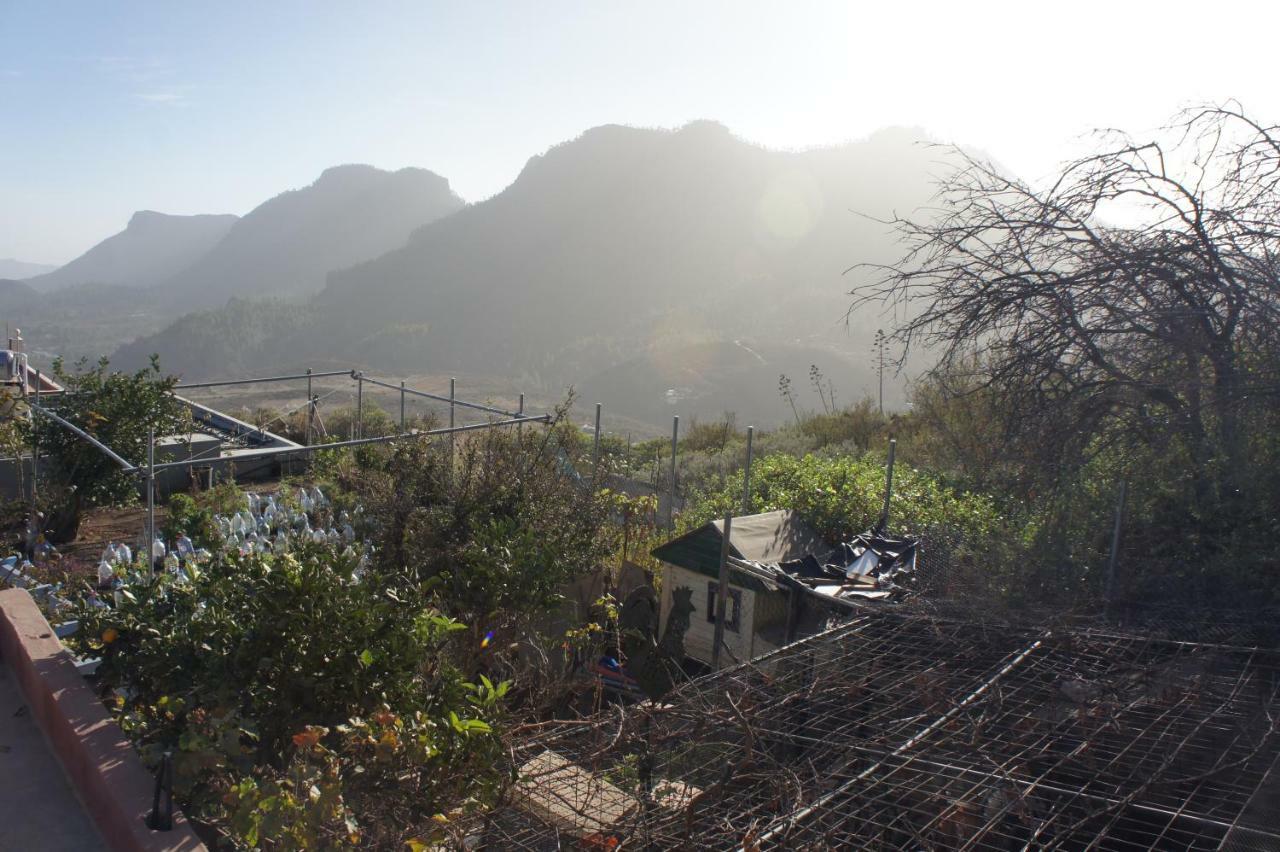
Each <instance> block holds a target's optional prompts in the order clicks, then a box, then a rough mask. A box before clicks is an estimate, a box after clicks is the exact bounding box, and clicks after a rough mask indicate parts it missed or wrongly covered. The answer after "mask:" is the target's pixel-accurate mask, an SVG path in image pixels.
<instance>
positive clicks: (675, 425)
mask: <svg viewBox="0 0 1280 852" xmlns="http://www.w3.org/2000/svg"><path fill="white" fill-rule="evenodd" d="M679 441H680V415H678V414H677V415H676V416H675V417H672V418H671V505H670V506H668V507H667V526H668V527H670V528H671V529H675V527H676V452H677V451H678V447H679Z"/></svg>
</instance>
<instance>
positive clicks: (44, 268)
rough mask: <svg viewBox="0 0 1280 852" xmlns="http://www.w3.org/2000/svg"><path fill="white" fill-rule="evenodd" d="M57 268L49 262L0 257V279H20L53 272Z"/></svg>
mask: <svg viewBox="0 0 1280 852" xmlns="http://www.w3.org/2000/svg"><path fill="white" fill-rule="evenodd" d="M57 268H58V267H56V266H54V265H52V264H49V263H27V262H26V261H23V260H15V259H14V258H12V257H0V280H13V281H20V280H22V279H23V278H33V277H35V276H37V275H44V274H45V273H48V272H53V271H54V270H55V269H57Z"/></svg>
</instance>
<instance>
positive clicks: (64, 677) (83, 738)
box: [0, 589, 205, 852]
mask: <svg viewBox="0 0 1280 852" xmlns="http://www.w3.org/2000/svg"><path fill="white" fill-rule="evenodd" d="M0 657H2V658H3V659H4V661H5V663H6V664H7V665H8V666H9V670H10V671H11V672H12V673H13V676H14V678H15V679H16V680H17V681H18V685H19V686H20V688H21V689H22V693H23V695H24V697H25V698H26V701H27V706H28V708H29V709H30V712H31V713H32V715H33V716H34V717H35V720H36V722H37V724H39V726H40V729H41V730H42V731H43V732H44V735H45V737H46V738H47V739H48V741H49V745H50V746H51V747H52V749H53V752H54V754H56V755H57V757H58V761H59V762H60V763H61V764H62V768H63V769H64V770H65V771H66V773H67V777H68V778H69V779H70V780H71V784H72V786H73V787H74V788H75V790H76V793H77V795H79V797H80V800H81V802H83V803H84V807H85V811H86V813H88V815H89V817H90V819H92V820H93V822H94V824H95V825H96V827H97V829H98V832H99V834H101V835H102V837H103V839H104V840H106V842H107V844H108V845H109V846H110V847H111V848H112V849H114V850H117V852H159V850H181V852H196V850H204V849H205V846H204V844H203V843H201V842H200V839H199V838H198V837H196V835H195V832H194V831H192V830H191V826H190V824H189V823H187V821H186V819H185V818H184V817H183V816H182V813H181V812H180V811H178V810H176V809H175V810H174V814H173V829H172V830H171V831H152V830H151V829H149V828H147V825H146V818H147V815H148V814H149V813H150V812H151V801H152V792H153V789H154V779H153V777H152V775H151V773H150V772H148V771H147V769H146V768H145V767H144V766H143V765H142V761H141V760H139V759H138V755H137V752H135V751H134V750H133V746H132V745H130V744H129V741H128V739H126V738H125V735H124V732H123V731H121V730H120V727H119V726H118V725H116V723H115V721H113V720H112V718H111V716H110V714H108V713H107V709H106V707H104V706H103V705H102V702H101V701H100V700H98V696H97V695H95V694H94V691H93V690H92V689H91V688H90V687H89V684H88V683H86V682H85V679H84V678H83V677H81V675H80V673H79V672H78V671H76V666H75V660H74V659H73V658H72V657H71V654H70V653H69V652H68V651H67V650H66V649H65V648H63V647H62V643H61V642H60V641H59V640H58V638H57V636H55V635H54V632H53V628H52V627H50V626H49V622H47V621H45V619H44V616H43V615H41V614H40V610H39V608H37V606H36V603H35V601H34V600H32V598H31V595H29V594H27V592H26V591H25V590H24V589H6V590H4V591H0Z"/></svg>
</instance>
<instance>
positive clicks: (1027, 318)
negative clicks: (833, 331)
mask: <svg viewBox="0 0 1280 852" xmlns="http://www.w3.org/2000/svg"><path fill="white" fill-rule="evenodd" d="M1097 138H1098V141H1099V145H1098V147H1099V149H1100V152H1099V153H1095V154H1092V155H1090V156H1086V157H1083V158H1081V159H1078V160H1076V161H1074V162H1071V163H1068V164H1067V165H1066V166H1065V167H1064V168H1063V169H1062V170H1061V172H1060V173H1059V174H1058V175H1057V177H1056V179H1055V180H1053V182H1052V183H1050V184H1048V185H1046V186H1043V187H1033V186H1031V185H1028V184H1027V183H1024V182H1022V181H1020V180H1017V179H1016V178H1013V177H1010V176H1009V175H1007V174H1006V173H1005V172H1003V171H1002V170H1000V169H999V168H997V167H995V166H994V165H992V164H990V163H989V162H985V161H982V160H980V159H978V158H976V157H974V156H972V155H970V154H967V153H966V152H964V151H961V150H958V149H952V152H951V153H952V155H953V156H954V157H955V158H956V159H955V160H954V162H956V163H958V166H957V167H956V168H955V169H954V171H953V172H952V173H951V174H949V175H948V176H946V177H945V178H943V179H942V180H941V181H940V182H939V191H938V195H937V202H938V204H937V206H936V208H933V209H930V210H925V211H921V215H920V216H918V217H915V218H902V217H896V218H894V219H893V220H891V224H892V225H893V226H895V227H896V228H897V230H898V232H899V233H900V235H901V237H902V239H903V241H904V243H905V246H906V249H905V252H904V256H903V257H902V258H901V260H900V261H899V262H897V263H896V264H894V265H891V266H878V267H873V269H875V270H877V271H878V272H879V273H880V274H879V275H878V277H877V279H876V280H875V281H874V282H873V283H872V284H870V285H869V286H867V287H864V288H861V289H859V290H855V291H854V293H853V295H854V296H855V302H854V307H855V308H856V307H858V306H859V305H861V304H863V303H866V302H868V301H880V300H885V299H888V300H889V301H890V302H891V303H894V304H895V305H896V306H897V307H899V308H902V309H903V314H904V315H905V316H906V317H907V319H905V320H904V321H903V322H902V323H901V324H900V326H899V327H898V328H897V330H896V332H895V334H896V337H897V338H898V339H899V341H900V342H901V343H902V344H903V350H904V352H905V351H906V350H907V349H908V348H909V347H910V346H912V345H920V344H925V345H929V346H933V347H937V349H938V351H939V352H940V354H941V360H942V364H943V365H944V366H947V367H949V368H950V367H955V366H957V365H960V364H963V363H970V364H972V363H973V362H972V360H968V361H966V358H967V356H969V355H971V354H972V353H974V352H975V351H980V352H982V355H983V357H982V363H983V365H984V369H985V370H986V374H985V382H986V385H987V386H988V387H989V388H993V389H996V390H997V391H998V394H999V398H1000V399H1001V402H1002V404H1003V405H1005V406H1006V407H1007V409H1008V410H1009V411H1010V412H1011V414H1012V415H1013V416H1012V417H1011V418H1010V421H1009V422H1010V423H1011V424H1013V425H1014V427H1015V428H1017V429H1019V430H1021V431H1022V432H1023V433H1024V434H1028V435H1034V436H1037V437H1039V438H1040V439H1041V440H1043V441H1044V442H1045V444H1046V445H1051V446H1053V447H1055V448H1057V450H1058V452H1059V453H1065V452H1068V451H1071V450H1075V451H1077V452H1082V453H1083V452H1087V451H1089V450H1091V449H1096V447H1097V446H1099V445H1100V444H1103V443H1105V442H1107V441H1114V440H1126V441H1138V442H1145V443H1147V444H1148V445H1153V446H1154V445H1156V444H1158V443H1159V442H1160V441H1167V440H1170V439H1171V436H1172V439H1173V440H1177V441H1178V442H1179V444H1180V446H1181V447H1182V448H1183V450H1184V452H1185V453H1186V456H1187V458H1188V459H1189V461H1190V466H1191V467H1192V469H1193V474H1194V477H1195V482H1196V487H1197V493H1198V494H1200V495H1201V496H1207V493H1206V492H1207V490H1208V489H1209V488H1210V483H1211V482H1217V483H1219V484H1220V485H1221V486H1222V488H1223V491H1224V492H1226V493H1236V491H1237V489H1238V486H1239V482H1240V480H1241V476H1242V473H1243V471H1244V469H1245V468H1246V466H1247V435H1246V427H1245V425H1244V423H1243V417H1244V416H1245V413H1246V411H1247V409H1248V408H1249V406H1250V404H1251V402H1252V401H1254V400H1256V399H1258V398H1259V397H1265V396H1267V395H1274V394H1275V393H1276V390H1277V384H1276V379H1277V377H1276V374H1275V370H1274V367H1275V364H1276V363H1277V361H1276V358H1275V354H1276V352H1277V347H1276V333H1277V329H1278V328H1280V323H1278V322H1277V319H1278V318H1280V263H1278V260H1280V194H1278V193H1277V189H1278V187H1277V182H1278V181H1280V126H1277V125H1267V124H1264V123H1261V122H1258V121H1256V120H1254V119H1252V118H1250V117H1249V116H1248V115H1247V114H1246V113H1245V112H1244V111H1243V110H1242V109H1240V108H1239V107H1238V106H1237V105H1235V104H1228V105H1225V106H1214V107H1206V108H1203V109H1197V110H1194V111H1190V112H1187V113H1184V114H1182V115H1181V116H1179V118H1178V119H1177V120H1176V122H1175V123H1174V124H1173V125H1171V126H1169V127H1166V128H1165V129H1164V130H1163V131H1161V132H1160V133H1159V134H1158V136H1157V138H1156V139H1154V140H1152V141H1147V142H1137V141H1134V140H1133V139H1131V138H1130V137H1128V136H1126V135H1125V134H1122V133H1120V132H1117V131H1105V132H1100V133H1099V134H1098V137H1097ZM1115 223H1121V224H1115ZM904 357H905V356H904ZM1211 469H1212V470H1213V471H1214V474H1213V475H1212V476H1211V475H1210V473H1209V472H1210V470H1211Z"/></svg>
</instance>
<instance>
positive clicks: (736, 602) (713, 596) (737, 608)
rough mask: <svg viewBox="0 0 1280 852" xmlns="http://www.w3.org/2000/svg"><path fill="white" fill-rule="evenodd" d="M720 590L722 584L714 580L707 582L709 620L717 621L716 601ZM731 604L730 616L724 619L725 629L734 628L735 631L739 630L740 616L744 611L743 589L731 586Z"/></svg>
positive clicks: (713, 622)
mask: <svg viewBox="0 0 1280 852" xmlns="http://www.w3.org/2000/svg"><path fill="white" fill-rule="evenodd" d="M719 592H720V584H719V583H717V582H715V581H714V580H713V581H711V582H710V583H707V622H708V623H710V624H715V623H716V601H717V599H718V598H717V595H718V594H719ZM727 603H728V604H729V617H728V618H726V619H725V620H724V629H725V630H732V631H733V632H734V633H737V632H739V626H740V624H739V617H740V615H741V613H742V589H735V588H734V587H733V586H730V587H729V595H728V598H727Z"/></svg>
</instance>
